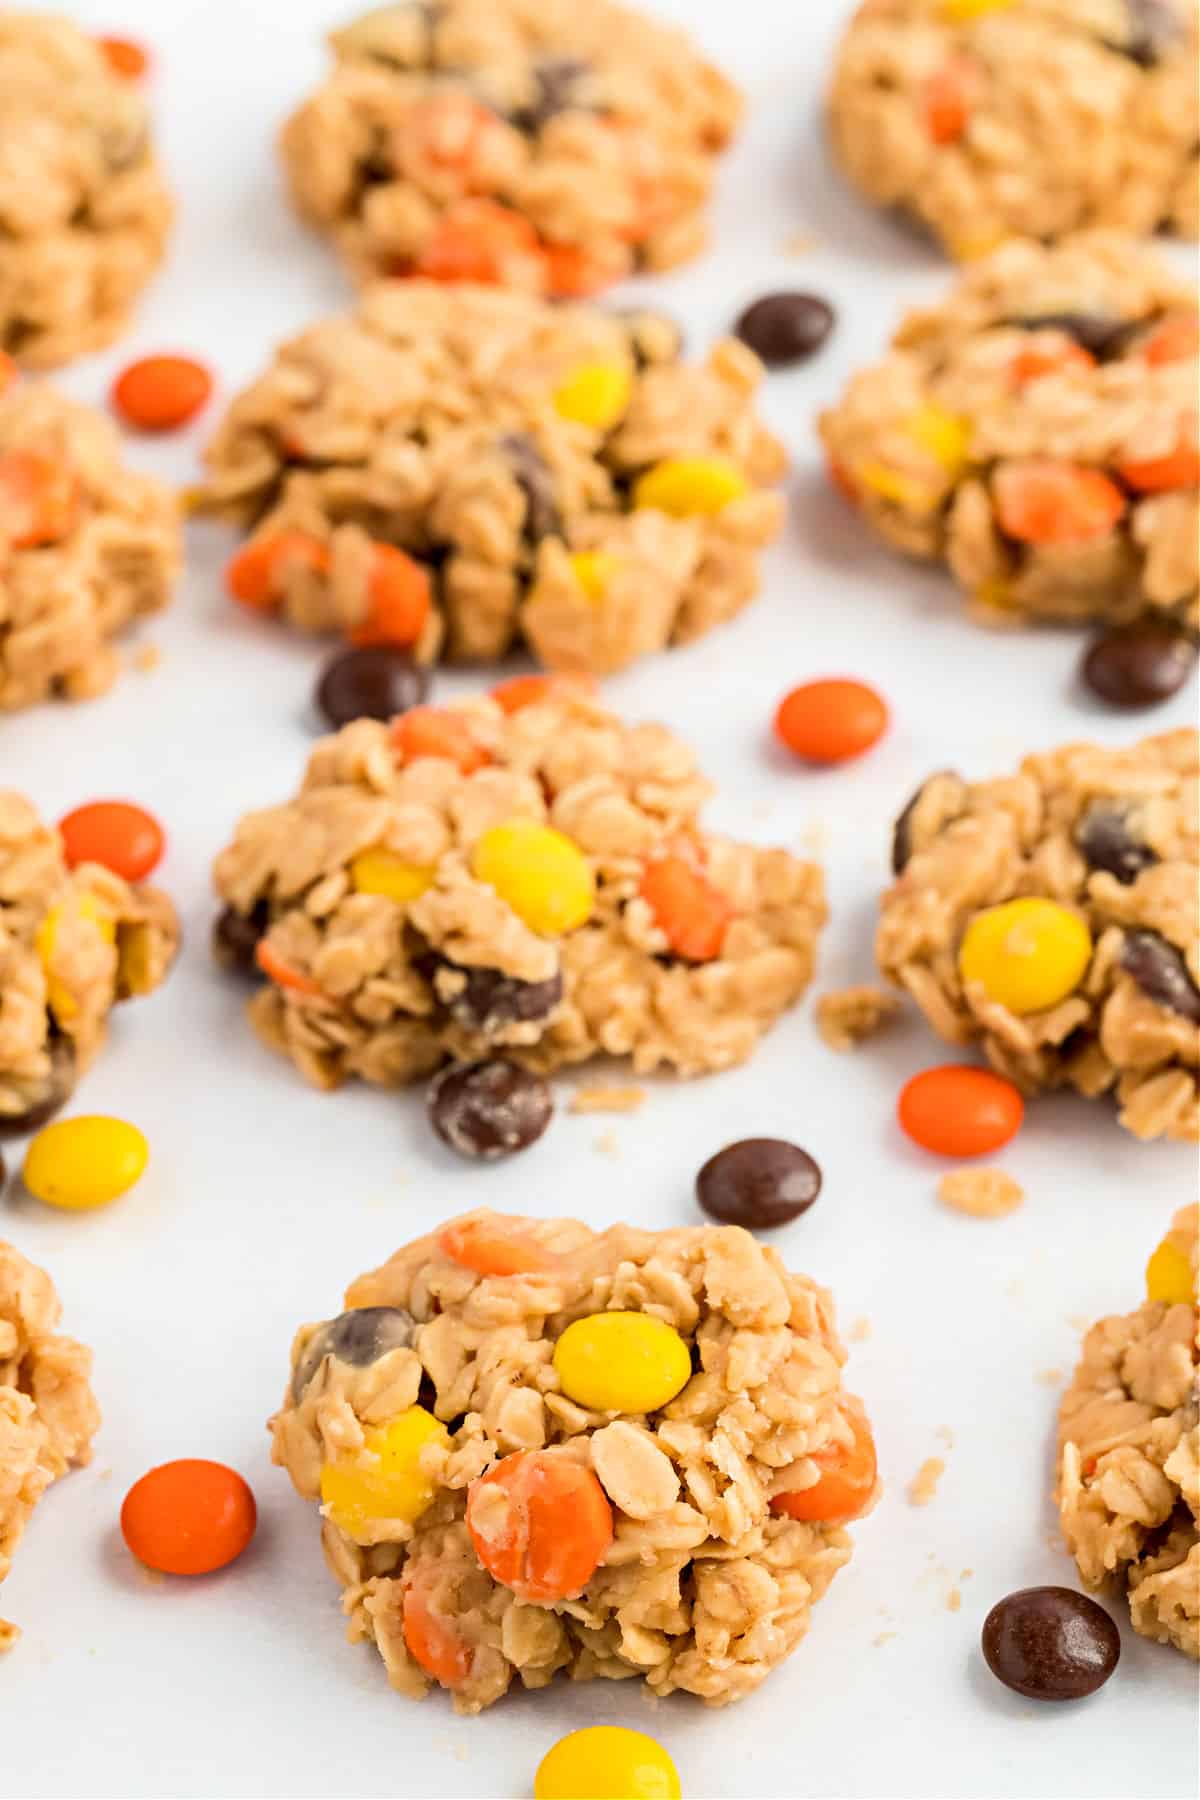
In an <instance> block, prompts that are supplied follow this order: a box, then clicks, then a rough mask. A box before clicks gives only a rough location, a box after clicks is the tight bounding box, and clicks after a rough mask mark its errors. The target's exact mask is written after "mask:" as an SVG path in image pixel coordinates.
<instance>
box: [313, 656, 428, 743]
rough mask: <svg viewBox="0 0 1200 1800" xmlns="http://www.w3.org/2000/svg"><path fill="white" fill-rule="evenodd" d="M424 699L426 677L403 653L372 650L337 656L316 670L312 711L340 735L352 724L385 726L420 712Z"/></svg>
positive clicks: (410, 658)
mask: <svg viewBox="0 0 1200 1800" xmlns="http://www.w3.org/2000/svg"><path fill="white" fill-rule="evenodd" d="M428 694H429V671H428V670H427V669H426V668H424V667H423V666H422V665H421V664H419V663H415V662H414V661H413V659H412V657H411V656H410V655H409V653H408V651H407V650H400V649H398V648H396V646H395V645H393V644H374V645H371V646H370V647H369V648H364V649H360V650H340V651H339V652H338V654H337V655H336V656H333V657H331V658H330V659H329V661H328V662H327V663H326V664H325V667H324V668H323V669H322V670H321V674H320V678H319V680H318V682H317V688H316V694H315V695H314V699H315V702H316V706H317V710H318V711H319V712H320V713H321V715H322V717H323V718H324V719H326V720H327V721H328V723H329V724H330V725H332V727H333V729H334V730H335V731H340V730H341V728H342V726H343V725H350V724H353V722H354V720H355V719H378V720H379V721H380V722H381V723H383V724H386V723H387V721H388V720H389V719H394V718H396V717H398V715H399V714H400V713H404V712H409V711H411V709H412V708H413V707H414V706H419V705H420V704H421V703H422V701H424V700H425V699H426V698H427V697H428Z"/></svg>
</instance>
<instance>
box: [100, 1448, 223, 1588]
mask: <svg viewBox="0 0 1200 1800" xmlns="http://www.w3.org/2000/svg"><path fill="white" fill-rule="evenodd" d="M256 1522H257V1509H256V1507H255V1504H254V1495H253V1494H252V1493H251V1492H250V1489H249V1487H248V1486H247V1484H246V1482H244V1481H243V1480H242V1477H241V1476H240V1475H239V1474H238V1473H237V1470H236V1469H229V1468H226V1466H225V1464H224V1463H217V1462H207V1461H204V1460H203V1459H201V1458H195V1457H185V1458H183V1459H182V1460H181V1461H179V1462H169V1463H162V1464H161V1465H160V1466H159V1467H158V1468H157V1469H151V1470H150V1471H149V1473H148V1474H146V1475H143V1476H142V1478H141V1480H140V1481H135V1482H134V1484H133V1486H132V1487H131V1488H130V1490H129V1492H128V1493H127V1494H126V1496H125V1502H124V1504H123V1506H122V1507H121V1535H122V1536H123V1537H124V1539H125V1542H126V1543H127V1544H128V1546H129V1548H130V1550H132V1552H133V1554H134V1555H135V1556H136V1557H137V1559H138V1561H139V1562H142V1563H145V1565H146V1567H147V1568H149V1569H158V1570H160V1571H161V1572H162V1573H163V1574H164V1575H209V1574H211V1573H212V1571H213V1570H214V1569H223V1568H224V1567H225V1565H226V1563H231V1562H232V1561H233V1559H234V1557H235V1556H240V1555H241V1553H242V1551H243V1550H244V1549H245V1548H246V1546H247V1544H248V1543H249V1542H250V1539H251V1538H252V1537H253V1536H254V1527H255V1524H256Z"/></svg>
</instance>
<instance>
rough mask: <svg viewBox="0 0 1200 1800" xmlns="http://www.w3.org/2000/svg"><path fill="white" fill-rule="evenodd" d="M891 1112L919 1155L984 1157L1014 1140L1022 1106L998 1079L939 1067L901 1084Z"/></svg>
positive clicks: (959, 1066) (985, 1072)
mask: <svg viewBox="0 0 1200 1800" xmlns="http://www.w3.org/2000/svg"><path fill="white" fill-rule="evenodd" d="M896 1112H897V1117H898V1118H899V1120H900V1124H901V1126H902V1127H903V1129H904V1131H905V1132H907V1134H908V1136H909V1137H910V1138H911V1139H912V1141H913V1143H914V1144H919V1145H920V1146H921V1148H922V1150H932V1151H933V1152H934V1154H935V1155H937V1156H984V1155H986V1154H988V1152H990V1151H993V1150H999V1149H1000V1148H1001V1147H1002V1146H1003V1145H1004V1144H1007V1143H1008V1142H1009V1141H1010V1139H1012V1138H1014V1137H1015V1136H1016V1135H1017V1132H1018V1131H1019V1130H1020V1129H1021V1121H1022V1119H1023V1118H1024V1117H1025V1102H1024V1100H1022V1098H1021V1095H1020V1092H1019V1091H1018V1089H1017V1088H1015V1087H1014V1086H1013V1084H1012V1082H1011V1081H1006V1080H1005V1079H1004V1077H1003V1075H993V1073H992V1072H991V1070H990V1069H976V1068H972V1067H971V1066H970V1065H969V1064H965V1063H944V1064H942V1065H941V1066H940V1067H938V1068H936V1069H922V1071H921V1073H920V1074H919V1075H914V1076H913V1077H912V1079H911V1080H910V1081H906V1082H905V1084H904V1086H903V1088H902V1089H901V1090H900V1099H899V1101H898V1102H897V1106H896Z"/></svg>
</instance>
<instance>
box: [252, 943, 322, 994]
mask: <svg viewBox="0 0 1200 1800" xmlns="http://www.w3.org/2000/svg"><path fill="white" fill-rule="evenodd" d="M254 960H255V962H256V963H257V964H258V966H259V968H260V969H261V971H262V973H263V974H264V975H265V976H266V977H267V979H268V981H273V982H274V983H275V984H276V986H277V987H281V988H287V989H288V991H289V992H290V993H293V994H306V995H307V996H308V997H309V999H317V998H319V997H320V994H321V984H320V982H318V981H314V980H313V977H312V976H311V975H306V974H305V973H304V970H303V969H294V968H293V967H292V965H291V963H288V962H285V961H284V959H283V957H282V956H280V954H279V952H278V950H277V949H276V948H275V946H274V944H272V943H271V942H270V941H269V939H267V938H265V937H263V938H259V940H258V943H257V944H256V945H255V946H254Z"/></svg>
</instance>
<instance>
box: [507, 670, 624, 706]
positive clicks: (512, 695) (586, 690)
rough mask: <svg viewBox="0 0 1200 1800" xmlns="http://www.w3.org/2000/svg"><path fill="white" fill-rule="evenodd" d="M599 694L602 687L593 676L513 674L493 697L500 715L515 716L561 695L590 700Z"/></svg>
mask: <svg viewBox="0 0 1200 1800" xmlns="http://www.w3.org/2000/svg"><path fill="white" fill-rule="evenodd" d="M599 691H600V690H599V684H598V683H597V682H596V681H594V680H593V678H592V677H591V676H590V675H514V676H513V677H512V678H511V680H509V681H502V682H501V683H500V684H499V686H498V687H494V688H493V689H492V694H491V697H492V699H493V700H494V701H495V702H496V705H497V706H498V707H499V708H500V710H501V712H506V713H509V714H512V713H517V712H520V711H521V710H522V709H523V708H524V707H526V706H536V705H537V704H538V703H539V701H542V700H553V699H554V698H556V697H557V696H558V695H562V696H563V697H564V698H565V697H567V696H568V695H578V696H579V698H581V699H590V697H591V696H592V695H593V694H596V693H598V692H599Z"/></svg>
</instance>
